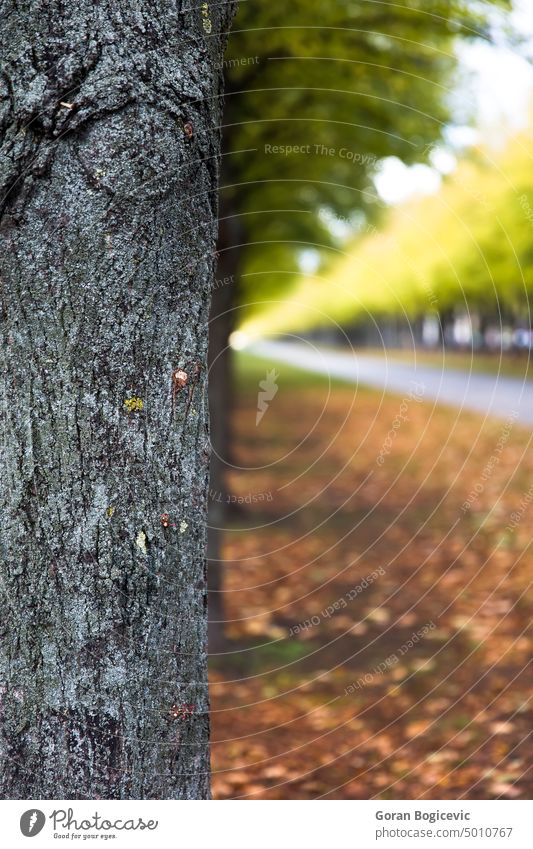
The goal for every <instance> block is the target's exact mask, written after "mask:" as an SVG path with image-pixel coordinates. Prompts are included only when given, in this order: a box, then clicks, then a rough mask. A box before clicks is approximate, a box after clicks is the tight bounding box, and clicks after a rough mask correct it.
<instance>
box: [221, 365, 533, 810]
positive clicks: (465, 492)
mask: <svg viewBox="0 0 533 849" xmlns="http://www.w3.org/2000/svg"><path fill="white" fill-rule="evenodd" d="M237 365H238V371H239V378H240V379H239V386H240V391H239V394H238V397H237V399H236V410H235V416H234V440H233V446H232V451H233V456H232V462H233V470H232V472H231V474H230V478H229V487H228V489H229V492H230V493H231V496H232V497H233V501H234V502H235V503H234V505H233V507H234V509H233V513H232V518H231V522H230V523H229V527H228V529H227V531H226V534H225V545H224V559H225V563H226V567H225V593H224V603H225V616H226V619H227V625H226V633H227V637H228V645H227V647H226V649H225V651H224V653H222V654H219V655H216V656H213V657H212V658H211V703H212V730H213V741H212V764H213V773H214V774H213V793H214V797H215V798H223V799H225V798H247V799H278V798H289V799H314V798H318V797H323V798H327V799H367V798H373V797H378V798H382V799H389V798H390V799H393V798H396V799H402V798H404V799H415V798H420V799H439V798H440V799H457V798H462V797H465V798H470V799H486V798H499V797H503V798H529V797H530V794H531V792H532V790H533V776H532V775H531V772H528V766H527V765H528V764H529V763H531V750H532V746H533V743H532V741H531V739H530V734H531V729H532V728H533V704H531V703H530V701H531V698H532V696H533V674H532V670H531V665H530V662H531V654H532V652H531V648H532V634H531V629H530V628H529V623H530V621H531V610H532V607H533V598H532V595H531V592H530V590H529V585H530V580H531V573H532V565H533V555H532V553H531V552H530V550H529V545H530V539H531V536H532V533H531V531H532V523H533V504H532V506H531V508H530V507H529V502H530V501H532V502H533V496H532V495H531V493H532V492H533V489H531V490H530V487H531V484H532V482H533V454H532V452H531V450H530V445H529V443H530V433H529V432H528V431H527V430H525V429H523V428H521V427H520V426H518V425H516V424H514V423H513V422H505V421H498V420H495V419H490V420H489V419H487V420H486V421H485V422H484V421H483V419H482V417H480V416H476V415H473V414H471V413H466V412H459V411H457V410H452V409H451V408H447V407H440V406H435V405H433V404H432V403H426V402H424V401H423V400H421V395H420V394H417V391H416V387H415V388H414V391H413V392H411V393H409V394H408V395H406V396H405V397H401V396H395V395H381V394H379V393H377V392H372V391H369V390H366V389H363V388H361V387H355V386H350V385H347V384H342V383H336V382H335V383H331V384H330V383H329V382H328V380H327V379H325V378H320V377H316V376H313V375H309V374H304V373H302V372H297V371H295V370H292V369H290V368H288V367H287V366H284V365H282V364H276V363H270V362H267V361H263V360H258V359H253V358H251V357H248V356H245V355H241V356H240V357H239V360H238V364H237ZM272 368H276V371H277V375H278V376H277V378H276V382H277V386H278V387H279V388H278V391H277V394H276V395H275V397H274V398H273V399H272V401H271V402H270V404H269V405H268V407H267V409H266V412H265V414H264V415H263V417H262V418H261V420H260V422H259V424H258V425H257V426H256V412H257V397H258V391H259V386H258V384H259V382H260V381H261V380H264V379H265V376H266V373H267V371H269V370H270V369H272ZM211 495H212V497H223V498H227V497H228V494H227V493H219V494H217V493H212V494H211ZM239 502H240V503H239Z"/></svg>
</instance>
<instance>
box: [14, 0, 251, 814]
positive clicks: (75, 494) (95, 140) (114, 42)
mask: <svg viewBox="0 0 533 849" xmlns="http://www.w3.org/2000/svg"><path fill="white" fill-rule="evenodd" d="M233 11H234V7H233V3H220V4H217V5H215V6H213V8H212V10H211V11H210V19H211V20H212V22H213V28H212V32H211V33H210V34H209V35H208V34H207V33H206V31H205V28H204V26H203V20H204V18H203V16H202V13H201V10H200V9H199V8H198V6H195V5H194V4H192V5H191V6H189V7H187V8H184V5H183V4H182V3H181V2H165V1H164V0H138V2H136V3H133V4H132V3H129V2H128V3H126V2H120V0H118V1H117V0H108V2H103V3H99V4H93V3H92V2H86V0H82V2H81V3H76V4H71V5H70V7H69V8H66V7H65V5H64V4H62V3H59V2H58V0H52V2H42V0H33V2H17V3H14V2H13V0H8V2H6V3H4V4H3V17H4V21H3V23H4V25H3V28H2V35H1V36H0V41H1V43H0V48H1V51H2V57H3V61H2V69H1V70H2V74H1V82H0V90H1V93H2V95H3V96H2V100H1V106H0V129H1V133H2V140H1V148H0V156H1V159H0V165H1V172H0V174H1V178H0V179H1V183H0V185H1V187H2V194H1V201H2V207H1V209H2V212H1V218H0V237H1V242H2V256H3V261H2V272H1V278H0V279H1V315H0V326H1V340H0V358H1V359H0V369H1V372H0V393H1V394H0V416H1V425H2V437H1V441H0V462H1V468H2V473H1V475H0V510H1V515H0V558H1V583H0V592H1V593H2V600H1V604H2V611H3V615H2V623H1V625H0V631H1V646H0V795H1V796H2V797H3V798H31V799H38V798H67V799H75V798H79V799H82V798H154V799H157V798H167V799H173V798H205V797H206V796H207V795H208V792H209V780H208V771H209V758H208V714H207V711H208V696H207V678H206V674H207V673H206V611H205V594H206V578H205V524H206V520H205V517H206V494H207V474H208V460H209V449H208V439H209V438H208V430H207V423H208V416H207V399H206V391H205V390H206V386H205V383H206V372H207V369H206V356H207V352H206V347H207V321H208V309H209V293H210V290H211V288H212V277H213V266H214V243H215V238H216V215H217V201H216V190H217V178H218V157H219V147H220V138H219V129H218V128H219V126H220V109H221V96H220V95H221V80H220V68H221V66H222V52H223V49H224V45H225V38H226V32H227V30H228V27H229V24H230V20H231V16H232V13H233ZM186 124H189V125H191V126H192V127H193V129H194V132H193V133H192V134H190V133H189V132H186V131H185V130H184V127H185V125H186ZM176 368H182V369H184V370H185V371H187V372H188V373H191V374H193V373H194V376H195V377H194V380H195V385H194V387H193V389H194V391H193V392H192V394H189V392H188V391H186V392H184V393H181V394H179V395H177V396H174V394H173V391H172V375H173V373H174V370H175V369H176ZM128 399H129V401H130V403H129V404H128V403H126V402H127V401H128ZM189 401H190V403H189ZM163 514H168V516H170V517H171V518H172V522H169V524H168V526H163V524H162V522H161V516H162V515H163ZM182 528H183V531H182V530H181V529H182ZM139 541H141V543H142V544H140V542H139ZM181 705H185V706H187V709H186V710H185V709H182V708H181V707H180V706H181Z"/></svg>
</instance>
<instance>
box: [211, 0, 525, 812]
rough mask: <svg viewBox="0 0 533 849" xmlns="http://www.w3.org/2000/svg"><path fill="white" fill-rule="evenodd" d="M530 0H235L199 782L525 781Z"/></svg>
mask: <svg viewBox="0 0 533 849" xmlns="http://www.w3.org/2000/svg"><path fill="white" fill-rule="evenodd" d="M532 58H533V8H532V7H531V4H530V3H528V2H527V0H524V2H515V3H513V4H511V3H510V2H505V1H502V2H496V1H495V2H479V1H478V0H477V1H476V2H473V0H465V2H460V0H448V2H438V0H429V1H428V0H425V2H422V0H408V2H405V0H401V2H394V3H392V2H381V1H380V2H377V0H355V2H354V0H338V2H331V3H329V4H325V3H323V2H317V0H306V2H305V3H304V2H299V0H295V2H293V3H291V4H290V5H289V6H287V8H284V9H283V10H280V9H279V8H276V5H275V4H266V3H260V4H257V3H256V4H252V3H250V2H241V5H240V11H239V13H238V15H237V18H236V20H235V24H234V27H233V31H232V33H231V35H230V39H229V45H228V51H227V54H226V59H225V62H224V71H225V78H226V94H225V115H224V124H223V126H222V128H221V131H222V135H223V157H222V173H221V193H220V206H219V219H220V226H219V245H218V272H217V279H216V281H215V284H214V288H213V307H212V315H211V323H210V374H209V382H210V403H211V442H212V448H213V455H212V465H211V484H210V528H209V550H208V556H209V574H210V579H209V580H210V614H209V619H210V663H211V702H212V725H213V741H212V764H213V772H214V776H213V792H214V796H215V798H250V799H257V798H265V799H266V798H295V799H312V798H330V799H332V798H356V799H359V798H361V799H366V798H383V799H390V798H392V799H395V798H405V799H414V798H427V799H431V798H435V799H458V798H463V797H464V798H481V799H483V798H500V797H501V798H530V796H529V795H528V794H530V793H531V791H532V789H533V776H532V775H531V755H532V751H533V746H532V743H531V740H530V735H531V729H532V728H533V706H532V705H531V704H530V699H531V693H532V692H533V687H532V684H533V680H532V674H531V668H530V664H531V657H532V652H531V648H532V639H531V637H532V635H531V611H532V608H533V598H532V595H531V590H530V583H531V572H532V569H531V566H532V556H531V553H530V550H529V549H530V545H531V537H532V534H531V531H532V529H533V518H532V510H531V507H530V505H531V502H533V454H532V452H531V450H530V440H531V435H532V427H533V396H532V392H531V384H530V379H531V374H530V372H531V366H530V360H531V350H532V348H533V333H532V327H531V313H530V302H529V296H530V292H531V290H532V288H533V238H532V236H533V65H532V62H531V60H532Z"/></svg>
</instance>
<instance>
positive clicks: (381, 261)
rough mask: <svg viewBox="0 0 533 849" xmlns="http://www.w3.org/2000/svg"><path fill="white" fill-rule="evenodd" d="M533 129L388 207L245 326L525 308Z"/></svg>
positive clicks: (529, 277)
mask: <svg viewBox="0 0 533 849" xmlns="http://www.w3.org/2000/svg"><path fill="white" fill-rule="evenodd" d="M532 144H533V129H529V130H527V131H524V132H522V133H520V134H518V135H517V136H516V137H515V138H513V139H511V140H510V142H509V143H508V145H507V146H506V147H505V149H504V150H503V151H500V152H499V153H496V154H495V153H494V151H492V150H489V149H486V150H484V149H481V148H478V149H475V150H472V151H471V152H470V155H469V156H468V157H467V158H466V159H465V161H464V162H462V163H461V164H460V165H459V167H458V169H457V171H456V172H455V173H454V175H453V176H452V177H451V178H449V179H448V181H447V182H446V184H445V185H444V186H443V188H442V189H441V191H440V192H439V193H438V194H436V195H433V196H431V197H426V198H423V199H420V200H415V201H412V202H410V203H408V204H406V205H404V206H402V207H399V208H397V209H396V210H394V211H392V212H391V214H390V216H389V219H388V221H387V224H386V226H385V227H384V228H383V229H382V230H381V231H380V232H375V233H372V234H370V235H367V236H364V237H362V238H359V239H358V240H356V242H355V243H354V244H353V245H352V246H351V248H350V249H349V250H348V251H347V253H346V256H345V257H344V258H342V259H341V260H340V261H339V262H338V263H337V264H336V266H335V267H334V268H333V269H332V271H331V273H330V274H329V275H327V276H324V277H322V278H318V277H307V278H302V277H300V280H299V283H298V285H297V286H296V288H295V290H294V292H293V293H292V294H291V296H290V297H289V298H288V299H287V300H286V302H285V303H284V304H283V306H282V308H281V307H276V308H272V309H270V310H268V311H266V310H265V311H264V312H263V314H262V315H260V316H258V317H256V318H255V319H251V320H250V322H249V324H248V326H247V327H246V329H247V330H248V332H251V333H255V332H266V331H274V330H275V331H278V330H281V329H288V328H290V329H295V328H307V327H310V326H314V325H320V324H328V323H330V322H331V320H334V321H338V322H341V323H342V322H347V321H350V320H353V319H354V318H360V317H362V316H364V314H365V313H368V314H370V315H379V314H382V315H384V314H385V315H386V314H390V315H394V314H395V315H408V316H410V317H412V318H414V317H416V316H418V315H421V314H424V313H427V312H430V311H431V310H436V309H438V310H446V309H449V308H451V307H456V306H463V307H465V308H466V307H467V308H468V309H470V310H472V309H476V308H481V309H482V311H483V312H484V313H485V314H489V315H490V313H491V312H492V313H494V314H496V313H498V312H500V311H502V309H503V310H505V311H507V312H512V313H514V314H515V315H522V316H523V317H528V316H529V298H530V297H531V295H532V294H533V232H532V228H533V171H532V169H531V153H530V151H531V147H532Z"/></svg>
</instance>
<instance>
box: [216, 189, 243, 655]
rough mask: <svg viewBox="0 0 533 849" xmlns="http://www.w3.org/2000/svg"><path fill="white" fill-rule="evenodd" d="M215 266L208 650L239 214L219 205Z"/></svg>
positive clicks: (220, 592)
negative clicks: (216, 260) (219, 218)
mask: <svg viewBox="0 0 533 849" xmlns="http://www.w3.org/2000/svg"><path fill="white" fill-rule="evenodd" d="M221 210H222V215H221V222H220V231H219V239H218V255H219V259H218V265H217V274H216V281H215V288H214V291H213V297H212V299H211V313H210V320H209V407H210V419H211V446H212V450H211V464H210V475H209V477H210V484H209V530H208V548H207V553H208V562H209V566H208V584H209V651H210V652H211V653H214V652H219V651H221V650H222V649H223V648H224V646H225V642H226V640H225V633H224V620H225V610H224V589H223V583H224V581H223V572H224V563H223V559H222V533H223V526H224V523H225V521H226V519H227V516H228V513H229V512H230V511H229V507H228V501H229V499H228V492H229V486H228V481H227V474H226V472H227V468H228V465H229V463H230V460H231V411H232V408H233V396H234V386H233V374H232V352H231V349H230V347H229V337H230V335H231V333H232V331H233V329H234V327H235V318H236V313H235V308H236V290H237V286H238V273H239V258H240V252H241V250H242V244H241V240H242V238H243V234H242V228H241V226H240V224H239V218H238V217H237V215H234V214H233V213H232V209H231V207H230V206H229V205H227V204H224V202H223V203H222V205H221Z"/></svg>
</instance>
